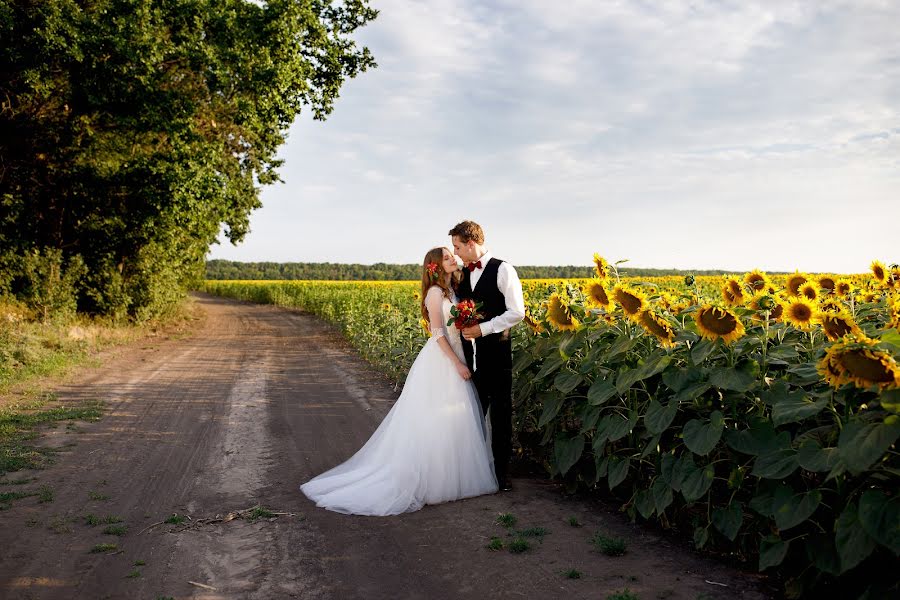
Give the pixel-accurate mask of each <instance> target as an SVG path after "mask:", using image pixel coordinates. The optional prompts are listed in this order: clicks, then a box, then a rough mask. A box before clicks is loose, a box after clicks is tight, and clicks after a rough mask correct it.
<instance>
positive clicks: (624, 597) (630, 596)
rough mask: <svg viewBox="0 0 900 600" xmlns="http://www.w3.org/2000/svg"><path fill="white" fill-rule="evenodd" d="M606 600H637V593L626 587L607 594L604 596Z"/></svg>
mask: <svg viewBox="0 0 900 600" xmlns="http://www.w3.org/2000/svg"><path fill="white" fill-rule="evenodd" d="M606 600H639V598H638V596H637V594H634V593H632V592H631V590H629V589H628V588H625V589H624V590H621V591H618V592H613V593H612V594H610V595H609V596H607V597H606Z"/></svg>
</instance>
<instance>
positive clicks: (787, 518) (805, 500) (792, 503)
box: [772, 484, 822, 531]
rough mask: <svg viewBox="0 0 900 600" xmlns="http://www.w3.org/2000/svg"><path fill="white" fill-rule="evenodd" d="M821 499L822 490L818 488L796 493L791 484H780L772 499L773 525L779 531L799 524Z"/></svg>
mask: <svg viewBox="0 0 900 600" xmlns="http://www.w3.org/2000/svg"><path fill="white" fill-rule="evenodd" d="M821 501H822V492H820V491H819V490H812V491H810V492H807V493H806V494H797V493H795V492H794V490H793V488H791V486H789V485H787V484H784V485H781V486H780V487H779V488H778V489H777V490H775V497H774V498H773V500H772V512H773V513H774V514H775V525H777V526H778V529H779V530H781V531H784V530H785V529H790V528H791V527H796V526H797V525H800V524H801V523H803V522H804V521H806V520H807V519H808V518H810V517H811V516H812V515H813V513H814V512H816V509H817V508H819V503H820V502H821Z"/></svg>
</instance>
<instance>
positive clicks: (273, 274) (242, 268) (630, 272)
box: [206, 259, 728, 281]
mask: <svg viewBox="0 0 900 600" xmlns="http://www.w3.org/2000/svg"><path fill="white" fill-rule="evenodd" d="M421 269H422V267H421V265H416V264H407V265H397V264H388V263H375V264H372V265H362V264H342V263H303V262H288V263H279V262H237V261H231V260H221V259H215V260H209V261H207V262H206V278H207V279H269V280H278V279H283V280H289V279H308V280H319V281H322V280H331V281H403V280H418V279H419V278H420V277H421ZM516 272H517V273H518V274H519V277H520V278H522V279H571V278H582V277H591V276H592V275H593V273H594V268H593V267H592V266H587V267H586V266H578V265H567V266H561V267H545V266H518V265H516ZM687 273H691V274H693V275H723V274H725V273H728V271H722V270H716V269H712V270H710V269H706V270H677V269H638V268H627V267H625V266H624V265H622V266H621V267H620V274H622V275H627V276H629V277H657V276H663V275H684V274H687Z"/></svg>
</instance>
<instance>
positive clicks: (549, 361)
mask: <svg viewBox="0 0 900 600" xmlns="http://www.w3.org/2000/svg"><path fill="white" fill-rule="evenodd" d="M564 362H565V361H564V360H563V358H562V357H561V356H559V355H558V354H553V355H551V356H548V357H547V358H545V359H544V364H543V366H541V370H540V371H538V372H537V375H535V376H534V378H535V379H543V378H544V377H546V376H547V375H549V374H550V373H552V372H553V371H555V370H557V369H558V368H560V367H561V366H563V363H564Z"/></svg>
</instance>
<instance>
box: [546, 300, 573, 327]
mask: <svg viewBox="0 0 900 600" xmlns="http://www.w3.org/2000/svg"><path fill="white" fill-rule="evenodd" d="M547 320H548V321H550V323H551V324H552V325H553V326H554V327H556V328H557V329H562V330H563V331H566V330H570V331H571V330H575V329H577V328H578V325H579V323H578V320H577V319H576V318H575V317H573V316H572V313H571V312H570V311H569V305H568V303H567V301H566V300H565V299H563V297H562V296H560V295H559V294H558V293H556V292H554V293H553V295H551V296H550V300H548V301H547Z"/></svg>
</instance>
